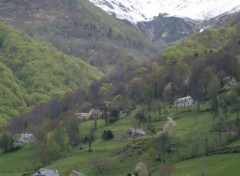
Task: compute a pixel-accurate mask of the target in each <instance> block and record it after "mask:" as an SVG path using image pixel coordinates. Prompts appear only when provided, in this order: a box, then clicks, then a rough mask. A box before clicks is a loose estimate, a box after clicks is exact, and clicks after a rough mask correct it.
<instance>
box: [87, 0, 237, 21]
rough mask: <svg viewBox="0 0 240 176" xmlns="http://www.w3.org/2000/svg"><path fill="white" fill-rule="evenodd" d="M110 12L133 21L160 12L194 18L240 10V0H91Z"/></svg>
mask: <svg viewBox="0 0 240 176" xmlns="http://www.w3.org/2000/svg"><path fill="white" fill-rule="evenodd" d="M89 1H90V2H91V3H93V4H94V5H96V6H98V7H100V8H101V9H103V10H104V11H106V12H107V13H109V14H115V16H116V17H117V18H119V19H126V20H128V21H130V22H132V23H137V22H139V21H149V20H151V19H153V18H154V17H155V16H158V15H159V14H161V15H164V14H169V16H177V17H187V18H191V19H194V20H205V19H210V18H214V17H216V16H218V15H221V14H224V13H227V14H229V13H233V12H238V11H240V1H239V0H172V1H171V0H141V1H140V0H89Z"/></svg>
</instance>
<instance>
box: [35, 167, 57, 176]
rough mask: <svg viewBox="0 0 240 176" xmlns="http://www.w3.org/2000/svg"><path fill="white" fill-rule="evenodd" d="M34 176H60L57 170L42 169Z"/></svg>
mask: <svg viewBox="0 0 240 176" xmlns="http://www.w3.org/2000/svg"><path fill="white" fill-rule="evenodd" d="M34 176H60V175H59V173H58V171H57V170H50V169H45V168H41V169H39V170H38V171H37V172H36V173H35V174H34Z"/></svg>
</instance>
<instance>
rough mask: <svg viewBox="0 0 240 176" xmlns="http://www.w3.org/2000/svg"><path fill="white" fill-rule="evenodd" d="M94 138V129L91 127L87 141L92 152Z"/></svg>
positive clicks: (89, 150)
mask: <svg viewBox="0 0 240 176" xmlns="http://www.w3.org/2000/svg"><path fill="white" fill-rule="evenodd" d="M93 140H94V129H93V128H90V130H89V133H88V136H87V143H88V152H92V142H93Z"/></svg>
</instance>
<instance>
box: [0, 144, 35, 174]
mask: <svg viewBox="0 0 240 176" xmlns="http://www.w3.org/2000/svg"><path fill="white" fill-rule="evenodd" d="M38 163H39V160H38V158H36V155H34V147H33V146H31V145H26V146H24V147H23V148H21V150H18V151H15V152H12V153H8V154H0V175H1V176H19V175H20V174H22V173H26V172H28V171H30V172H31V171H32V169H33V168H34V167H35V165H36V166H37V165H39V164H38Z"/></svg>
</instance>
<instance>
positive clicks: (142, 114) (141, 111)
mask: <svg viewBox="0 0 240 176" xmlns="http://www.w3.org/2000/svg"><path fill="white" fill-rule="evenodd" d="M134 118H135V119H136V120H137V121H138V127H140V126H141V123H144V122H146V121H147V119H146V117H145V110H144V109H143V108H141V109H139V110H138V111H137V113H136V114H135V116H134Z"/></svg>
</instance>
